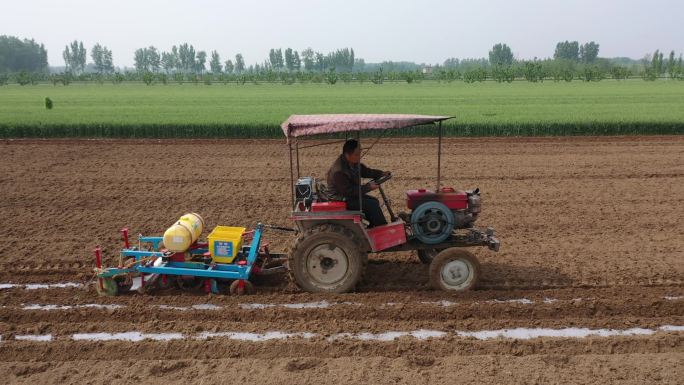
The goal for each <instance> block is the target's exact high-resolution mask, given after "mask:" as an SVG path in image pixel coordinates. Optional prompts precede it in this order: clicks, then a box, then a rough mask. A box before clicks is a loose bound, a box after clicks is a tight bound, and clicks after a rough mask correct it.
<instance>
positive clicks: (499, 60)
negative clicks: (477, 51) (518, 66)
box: [489, 43, 513, 66]
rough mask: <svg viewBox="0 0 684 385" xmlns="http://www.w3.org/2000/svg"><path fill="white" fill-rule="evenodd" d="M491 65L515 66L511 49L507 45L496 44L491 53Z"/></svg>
mask: <svg viewBox="0 0 684 385" xmlns="http://www.w3.org/2000/svg"><path fill="white" fill-rule="evenodd" d="M489 63H490V64H491V65H493V66H509V65H511V64H513V53H512V52H511V47H509V46H508V45H506V44H502V43H499V44H495V45H494V46H493V47H492V50H491V51H489Z"/></svg>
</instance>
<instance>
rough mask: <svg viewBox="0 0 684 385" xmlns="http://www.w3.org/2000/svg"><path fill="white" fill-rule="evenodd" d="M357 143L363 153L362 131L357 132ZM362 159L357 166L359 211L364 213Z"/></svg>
mask: <svg viewBox="0 0 684 385" xmlns="http://www.w3.org/2000/svg"><path fill="white" fill-rule="evenodd" d="M356 141H357V142H358V145H359V152H361V131H356ZM361 160H363V159H361V158H359V163H357V164H356V172H357V173H358V174H359V211H361V212H362V213H363V196H362V195H361V192H362V190H361Z"/></svg>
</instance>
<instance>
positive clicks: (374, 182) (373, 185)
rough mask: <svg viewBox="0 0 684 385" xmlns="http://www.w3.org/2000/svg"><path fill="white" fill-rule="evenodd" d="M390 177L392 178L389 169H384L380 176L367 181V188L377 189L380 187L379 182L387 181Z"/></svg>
mask: <svg viewBox="0 0 684 385" xmlns="http://www.w3.org/2000/svg"><path fill="white" fill-rule="evenodd" d="M390 179H392V173H391V172H389V171H385V172H383V173H382V176H381V177H379V178H377V179H373V180H371V181H370V182H368V188H369V189H370V191H373V190H377V189H378V188H380V185H381V184H383V183H385V182H387V181H388V180H390Z"/></svg>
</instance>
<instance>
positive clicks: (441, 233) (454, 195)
mask: <svg viewBox="0 0 684 385" xmlns="http://www.w3.org/2000/svg"><path fill="white" fill-rule="evenodd" d="M406 206H407V207H408V208H409V209H410V210H411V216H410V222H411V230H412V231H413V235H414V236H415V237H416V238H418V240H420V241H421V242H423V243H426V244H431V245H434V244H437V243H441V242H444V241H445V240H446V239H447V238H449V236H450V235H451V233H452V231H453V230H454V229H463V228H469V227H472V226H473V223H474V222H475V220H476V219H477V216H478V215H479V213H480V207H481V200H480V189H475V190H470V191H457V190H454V189H453V188H451V187H442V188H441V189H440V190H438V191H437V192H434V191H431V190H425V189H419V190H409V191H407V192H406Z"/></svg>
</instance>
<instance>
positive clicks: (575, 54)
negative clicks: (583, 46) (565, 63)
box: [553, 40, 579, 61]
mask: <svg viewBox="0 0 684 385" xmlns="http://www.w3.org/2000/svg"><path fill="white" fill-rule="evenodd" d="M553 58H554V59H566V60H572V61H577V60H578V59H579V43H578V42H577V41H567V40H566V41H562V42H559V43H558V44H556V51H555V52H554V53H553Z"/></svg>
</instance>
